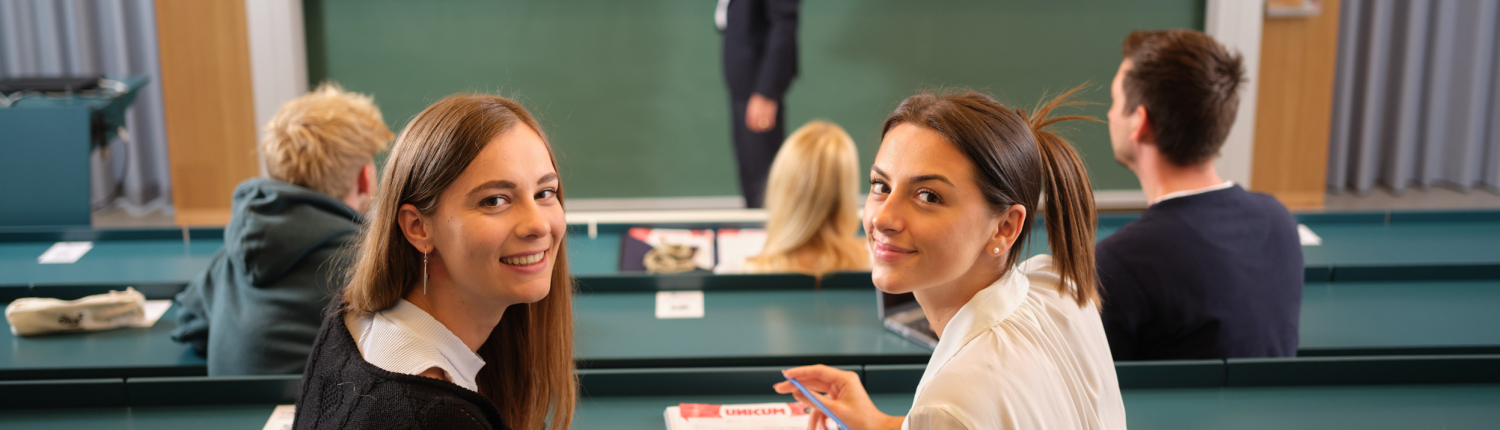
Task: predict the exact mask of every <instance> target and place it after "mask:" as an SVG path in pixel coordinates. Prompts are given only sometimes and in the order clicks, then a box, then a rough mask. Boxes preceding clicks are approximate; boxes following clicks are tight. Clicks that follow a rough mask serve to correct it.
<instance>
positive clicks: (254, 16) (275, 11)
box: [245, 0, 307, 174]
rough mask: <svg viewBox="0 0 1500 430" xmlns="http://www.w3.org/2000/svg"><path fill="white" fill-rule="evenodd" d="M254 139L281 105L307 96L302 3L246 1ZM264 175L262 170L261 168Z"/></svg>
mask: <svg viewBox="0 0 1500 430" xmlns="http://www.w3.org/2000/svg"><path fill="white" fill-rule="evenodd" d="M245 21H246V22H245V24H246V25H245V27H246V28H247V29H248V33H249V34H248V35H247V36H248V39H249V41H250V85H251V89H252V93H253V94H254V97H255V138H256V141H257V142H259V141H260V138H261V137H262V136H261V135H262V134H263V133H265V130H263V129H262V128H263V127H264V126H265V125H266V123H267V122H270V121H271V117H273V116H275V115H276V110H277V109H280V108H281V105H282V104H283V103H286V102H287V101H289V100H291V99H294V98H297V97H300V96H302V95H303V94H306V93H307V44H306V42H305V39H304V37H305V36H304V34H303V27H302V0H246V1H245ZM261 174H265V166H261Z"/></svg>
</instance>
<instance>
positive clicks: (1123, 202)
mask: <svg viewBox="0 0 1500 430" xmlns="http://www.w3.org/2000/svg"><path fill="white" fill-rule="evenodd" d="M1149 203H1150V202H1149V201H1147V200H1146V193H1145V192H1144V191H1141V190H1094V208H1095V209H1098V210H1101V211H1105V210H1113V211H1121V210H1141V209H1145V208H1146V206H1150V204H1149Z"/></svg>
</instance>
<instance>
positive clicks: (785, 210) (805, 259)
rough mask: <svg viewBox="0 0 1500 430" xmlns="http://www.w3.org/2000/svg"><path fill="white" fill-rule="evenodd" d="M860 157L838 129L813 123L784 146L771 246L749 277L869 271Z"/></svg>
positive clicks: (772, 188) (769, 203)
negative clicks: (860, 205) (861, 214)
mask: <svg viewBox="0 0 1500 430" xmlns="http://www.w3.org/2000/svg"><path fill="white" fill-rule="evenodd" d="M859 187H860V185H859V153H858V151H857V150H856V149H855V147H854V139H851V138H849V133H846V132H844V129H843V128H840V127H839V126H838V125H837V124H834V123H831V122H827V121H812V122H809V123H807V124H806V125H803V126H802V127H801V128H798V129H797V131H795V132H793V133H792V135H791V137H788V138H787V139H786V143H784V144H782V146H781V151H780V152H778V153H777V154H776V160H775V161H774V162H772V163H771V177H770V179H769V181H768V184H767V187H766V212H767V215H768V216H767V220H766V244H765V247H764V248H762V251H761V254H760V255H757V256H755V257H751V258H749V259H747V260H746V261H745V271H746V272H751V273H755V272H800V273H807V274H810V275H814V276H821V275H823V274H824V273H828V272H833V271H840V270H863V269H867V268H869V267H870V260H869V255H868V254H867V253H866V252H865V245H864V242H863V241H861V240H860V239H859V237H858V234H859V228H860V227H859V212H858V209H859V208H858V203H859V201H858V199H859Z"/></svg>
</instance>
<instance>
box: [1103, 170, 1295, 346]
mask: <svg viewBox="0 0 1500 430" xmlns="http://www.w3.org/2000/svg"><path fill="white" fill-rule="evenodd" d="M1096 250H1097V252H1096V255H1095V259H1096V260H1097V262H1098V268H1099V283H1100V284H1099V285H1100V287H1102V290H1103V293H1104V309H1103V313H1102V314H1101V317H1102V319H1103V320H1104V333H1105V334H1106V335H1107V336H1108V337H1109V349H1110V352H1111V353H1113V354H1114V358H1115V360H1171V359H1195V358H1230V357H1276V356H1293V355H1296V354H1297V322H1298V316H1299V313H1300V312H1301V309H1302V278H1303V270H1304V269H1303V263H1302V245H1301V243H1300V241H1299V240H1298V238H1297V221H1295V220H1294V219H1293V218H1292V215H1291V214H1290V213H1288V212H1287V210H1286V207H1283V206H1282V205H1281V203H1279V202H1277V201H1276V199H1275V198H1272V197H1271V196H1268V195H1265V194H1260V193H1252V192H1249V191H1245V189H1243V188H1240V187H1239V186H1238V185H1236V186H1233V187H1230V188H1227V189H1222V190H1217V191H1210V192H1206V193H1202V194H1197V195H1191V196H1184V197H1178V198H1173V199H1168V200H1164V201H1161V202H1157V203H1156V204H1154V205H1151V207H1150V208H1147V209H1146V212H1145V213H1142V214H1141V218H1140V219H1139V220H1136V221H1135V222H1132V223H1130V224H1126V225H1125V226H1124V227H1121V228H1120V230H1119V231H1117V232H1115V234H1114V235H1112V236H1110V237H1109V238H1106V239H1104V240H1103V241H1100V242H1099V246H1098V247H1097V248H1096Z"/></svg>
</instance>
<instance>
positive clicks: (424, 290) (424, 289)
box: [422, 252, 427, 296]
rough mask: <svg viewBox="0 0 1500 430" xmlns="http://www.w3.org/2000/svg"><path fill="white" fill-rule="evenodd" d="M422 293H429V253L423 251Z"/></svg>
mask: <svg viewBox="0 0 1500 430" xmlns="http://www.w3.org/2000/svg"><path fill="white" fill-rule="evenodd" d="M422 295H424V296H425V295H427V253H425V252H423V253H422Z"/></svg>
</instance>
